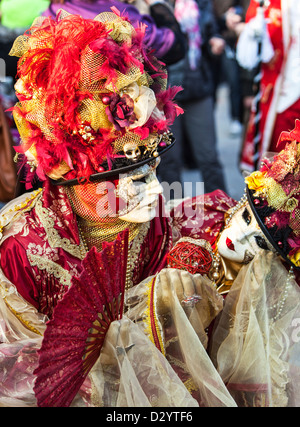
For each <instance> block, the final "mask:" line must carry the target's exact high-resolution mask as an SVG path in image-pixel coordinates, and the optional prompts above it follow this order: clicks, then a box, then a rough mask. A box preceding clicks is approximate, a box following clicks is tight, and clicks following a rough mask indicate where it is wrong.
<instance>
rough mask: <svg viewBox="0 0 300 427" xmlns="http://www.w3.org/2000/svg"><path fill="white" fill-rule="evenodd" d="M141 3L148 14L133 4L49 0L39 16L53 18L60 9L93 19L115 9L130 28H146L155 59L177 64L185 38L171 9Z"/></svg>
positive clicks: (103, 0)
mask: <svg viewBox="0 0 300 427" xmlns="http://www.w3.org/2000/svg"><path fill="white" fill-rule="evenodd" d="M143 3H144V8H143V12H148V13H142V12H139V9H138V8H137V7H135V5H133V4H130V3H127V2H125V1H119V0H89V1H82V0H52V1H51V4H50V6H49V8H48V9H47V10H46V11H45V12H44V13H43V15H44V16H52V17H55V16H56V13H57V11H58V10H59V9H60V8H61V7H63V9H64V10H65V11H67V12H69V13H72V14H78V15H81V16H82V17H83V18H88V19H93V18H95V16H96V15H98V14H99V13H101V12H106V11H110V8H111V7H116V8H117V9H118V10H119V11H120V12H121V13H122V14H124V15H125V16H127V17H128V18H129V19H130V21H131V22H132V23H133V24H134V25H136V24H138V23H143V24H146V25H147V28H146V38H145V44H146V46H147V47H149V48H151V49H154V51H155V55H156V56H157V58H159V59H161V60H162V61H163V62H164V63H165V64H166V65H169V64H173V63H175V62H177V61H178V60H180V59H181V58H182V57H183V56H184V54H185V37H184V35H183V33H182V31H181V29H180V26H179V24H178V22H177V21H176V19H175V17H174V14H173V12H172V10H171V9H170V7H168V6H167V4H166V3H165V2H163V1H160V2H157V1H156V0H145V1H144V2H143Z"/></svg>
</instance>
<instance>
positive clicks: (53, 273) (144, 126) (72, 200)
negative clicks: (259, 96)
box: [0, 11, 300, 408]
mask: <svg viewBox="0 0 300 427" xmlns="http://www.w3.org/2000/svg"><path fill="white" fill-rule="evenodd" d="M78 19H79V18H78V17H73V16H69V15H64V14H63V15H59V16H58V19H57V21H55V22H54V21H52V20H51V19H50V20H48V19H45V20H41V21H38V22H36V23H35V25H34V27H33V28H32V30H31V33H30V34H27V35H26V36H25V37H24V38H21V39H19V40H18V41H17V44H16V46H15V47H14V48H16V47H18V49H19V52H20V51H21V53H22V56H21V61H20V64H19V71H20V81H19V83H18V85H17V88H18V96H19V100H20V102H19V104H18V105H17V106H16V108H15V111H14V114H15V117H16V119H17V121H18V123H19V126H20V131H21V136H22V139H23V141H22V142H23V145H22V147H23V151H24V152H25V160H24V161H25V162H26V167H27V168H28V171H29V174H28V181H27V183H28V185H30V183H31V181H30V178H33V173H34V171H36V172H37V174H38V175H39V177H40V179H45V183H44V186H43V189H39V190H36V191H33V192H31V193H27V194H24V195H22V196H20V197H19V198H18V199H16V200H14V201H12V202H10V203H9V204H8V205H7V206H6V207H5V209H4V210H3V211H2V214H1V223H0V226H1V233H2V236H1V241H0V245H1V260H0V262H1V271H0V291H1V298H0V325H1V328H0V356H1V357H0V365H1V370H0V372H1V376H0V382H1V387H0V405H2V406H36V405H39V406H69V405H72V406H110V407H112V406H131V407H132V406H134V407H137V406H147V407H149V406H164V407H168V406H171V407H189V408H191V407H196V406H237V405H240V406H245V405H246V406H279V405H281V404H284V405H285V406H287V405H290V406H295V405H296V404H297V403H298V401H297V399H298V396H299V393H298V388H299V381H298V379H299V367H298V365H297V363H298V362H297V360H298V359H297V355H298V354H299V340H297V334H295V330H294V329H293V328H295V326H297V324H296V323H295V322H296V321H297V319H299V317H300V315H299V306H300V303H299V302H300V299H299V288H298V285H297V284H296V282H295V280H294V276H293V271H290V272H288V271H287V270H286V268H285V267H284V265H283V263H282V261H281V259H280V257H279V255H278V253H280V254H281V256H284V257H285V260H286V261H288V262H290V263H292V265H293V266H294V267H295V268H297V267H298V255H299V254H298V251H299V249H298V248H299V245H298V234H297V233H298V228H299V227H298V223H297V222H294V219H295V218H297V203H296V202H297V201H298V193H299V171H298V163H299V162H298V157H299V150H298V143H292V144H290V145H289V147H291V150H290V151H287V150H285V151H283V152H282V155H281V156H279V157H278V159H277V160H275V162H274V163H272V162H270V163H266V166H265V167H266V168H267V170H264V171H261V174H262V175H263V176H261V175H259V179H258V180H256V178H257V176H256V175H253V176H252V177H250V178H248V181H247V184H248V188H249V192H248V199H247V198H246V197H245V198H243V199H242V200H241V201H240V202H239V203H238V204H237V203H236V202H235V201H234V200H232V199H231V198H229V197H228V196H226V195H225V194H224V193H223V192H222V191H220V190H217V191H215V192H214V193H211V194H208V195H205V196H198V197H195V198H194V199H191V200H188V201H183V202H181V203H178V204H177V206H176V207H175V208H174V209H172V211H171V212H170V215H169V214H167V213H165V212H164V210H163V209H162V203H161V201H162V198H161V195H160V193H161V189H160V185H159V183H158V182H157V180H156V178H155V168H156V167H157V165H158V157H159V155H160V154H161V153H163V152H165V151H166V150H168V149H169V148H171V147H172V144H173V139H172V135H170V134H169V133H168V126H169V125H170V124H171V123H172V120H173V119H174V117H175V115H176V114H177V113H180V112H181V111H180V110H179V109H178V108H177V107H176V106H175V105H174V104H173V102H172V95H174V94H175V93H176V90H175V91H174V90H172V89H166V88H165V85H164V79H163V76H164V73H163V70H162V69H161V68H160V64H158V63H156V62H155V60H154V59H152V62H151V60H150V58H149V57H148V56H147V55H146V52H144V51H143V49H142V44H141V43H139V42H140V41H141V40H140V38H139V36H140V35H141V34H140V33H139V32H138V31H137V32H136V31H135V30H134V29H133V27H132V26H131V24H130V23H129V22H128V21H127V20H126V19H124V18H122V17H121V16H120V15H119V14H118V13H117V11H114V13H107V14H105V15H104V16H103V15H100V16H99V17H98V18H97V19H96V20H95V22H94V21H84V20H82V19H81V18H80V22H81V24H83V25H82V26H81V27H80V26H78ZM74 24H75V25H74ZM86 26H92V27H94V28H92V29H93V30H95V33H94V36H95V38H94V39H93V38H91V37H92V33H91V31H86V30H87V28H86ZM54 28H55V31H53V29H54ZM70 29H71V30H72V31H70ZM60 30H62V32H60ZM90 30H91V28H90ZM69 31H70V33H69ZM71 33H72V36H73V37H72V39H69V38H68V43H67V47H68V49H67V51H64V48H65V46H64V45H63V46H60V45H59V44H56V43H53V37H54V38H55V37H59V38H60V37H63V38H64V37H66V36H69V34H71ZM75 35H76V37H74V36H75ZM86 37H87V40H86ZM73 41H74V43H75V44H76V46H78V45H79V44H81V43H82V44H83V45H84V46H81V50H82V51H83V52H85V54H83V53H82V52H81V51H80V50H77V49H76V48H74V46H73V45H72V43H73ZM106 43H108V45H109V47H110V49H108V51H107V50H106V47H107V45H106ZM56 46H60V47H59V48H58V49H59V51H58V52H57V51H56ZM71 46H72V47H73V48H74V52H71V51H70V47H71ZM112 46H113V47H114V49H115V52H118V53H119V56H117V57H113V58H112V57H111V56H110V53H109V52H110V50H111V47H112ZM91 47H93V49H91ZM61 49H62V50H63V53H62V52H61ZM62 54H63V55H66V57H65V60H66V61H65V63H62V62H61V61H59V65H58V64H56V59H57V58H59V59H61V57H62V56H61V55H62ZM70 55H71V56H72V55H73V56H72V60H71V58H70ZM105 55H107V56H105ZM32 58H35V59H36V63H34V65H32V63H31V62H32ZM124 58H125V59H126V61H125V59H124ZM29 59H30V62H27V60H28V61H29ZM67 59H69V60H70V61H69V62H68V61H67ZM95 59H97V61H98V62H95ZM78 61H79V62H78ZM115 61H117V62H118V61H120V63H119V62H118V64H117V65H116V63H115ZM124 61H125V62H124ZM54 64H56V65H58V70H56V73H55V75H57V72H58V71H60V72H63V71H64V70H65V68H67V69H68V71H70V70H69V68H70V66H71V67H72V68H75V71H74V69H73V72H75V74H76V73H78V74H76V75H77V77H78V78H79V82H80V84H79V85H77V83H78V79H76V81H73V85H71V80H72V79H71V77H72V75H70V74H69V73H68V75H67V76H65V78H66V79H68V83H69V86H66V85H65V84H64V79H62V80H61V82H62V83H63V85H64V86H63V87H62V86H61V85H59V84H58V87H56V88H55V91H56V96H55V97H53V94H52V95H51V96H49V93H48V94H47V93H46V92H45V91H44V90H43V87H44V85H46V86H48V83H49V81H48V80H47V79H46V80H44V78H45V76H47V77H48V78H49V79H50V80H51V72H50V70H52V69H53V65H54ZM96 64H98V68H97V66H96ZM99 64H100V65H99ZM133 64H134V65H133ZM103 67H104V69H105V73H104V72H103ZM123 67H124V68H123ZM148 67H150V71H149V73H147V72H146V69H148ZM95 68H96V69H95ZM120 69H122V70H123V71H124V73H122V72H121V71H120ZM41 70H42V77H41V76H40V71H41ZM83 71H84V72H83ZM35 73H36V74H35ZM128 74H129V77H130V78H129V81H128V80H127V77H128V76H127V75H128ZM150 74H151V76H150ZM32 76H34V77H35V78H34V79H31V78H32ZM82 76H83V78H82ZM91 76H93V79H92V80H91V81H90V80H89V77H91ZM121 81H123V83H124V81H125V83H124V86H122V84H121ZM59 82H60V80H58V83H59ZM84 83H85V84H86V86H87V83H90V85H89V86H88V87H89V92H87V91H85V90H83V87H86V86H84ZM135 95H139V96H135ZM140 100H143V101H144V104H143V105H144V108H142V109H140V104H139V102H140ZM115 101H116V103H117V104H116V103H115ZM61 105H64V110H62V109H61ZM74 105H76V106H77V109H75V110H74V109H73V108H72V107H74ZM68 107H70V108H68ZM95 107H96V111H98V110H99V111H100V113H99V117H98V120H96V121H93V117H94V116H93V114H92V112H93V111H94V108H95ZM41 110H42V111H43V114H40V111H41ZM49 111H51V113H52V114H49ZM65 111H67V113H68V114H67V113H66V112H65ZM99 111H98V112H99ZM145 111H146V112H147V114H146V115H145V114H144V113H145ZM83 117H85V119H83ZM70 118H71V119H72V120H71V121H70V120H69V119H70ZM99 122H100V123H101V124H100V126H99ZM135 125H136V126H135ZM54 135H57V136H58V135H59V136H60V138H58V139H55V138H54ZM294 135H295V134H294V133H291V134H286V135H285V139H286V141H288V140H289V141H290V140H291V138H292V137H294ZM298 142H299V141H298ZM129 143H130V145H131V150H129V148H128V146H126V144H129ZM103 147H105V150H104V149H103ZM129 151H132V152H131V153H129ZM50 153H51V155H50ZM287 153H288V155H287ZM132 154H134V155H132ZM273 166H274V167H273ZM288 171H289V172H288ZM49 177H52V179H51V180H50V179H49ZM272 179H273V181H274V182H273V181H272ZM271 181H272V183H273V185H270V182H271ZM253 182H254V184H253ZM257 183H258V185H257ZM259 184H261V185H259ZM288 184H290V185H288ZM262 189H265V190H266V191H262ZM274 191H275V193H274ZM280 191H281V193H280ZM282 191H285V192H286V194H287V197H286V198H284V197H283V198H281V202H282V203H281V205H280V206H277V205H273V200H274V199H276V197H275V195H276V194H278V192H279V193H280V194H281V195H282ZM265 197H266V198H265ZM256 200H259V203H257V202H256ZM295 200H296V202H295ZM158 202H159V203H158ZM262 206H263V207H264V208H265V209H264V210H263V211H259V207H262ZM266 208H269V209H266ZM279 208H280V209H279ZM248 209H249V210H251V212H252V214H251V213H250V212H249V210H248ZM278 209H279V212H280V213H281V214H280V215H279V216H277V215H276V213H277V210H278ZM282 211H284V212H285V213H286V216H284V215H282ZM266 212H267V214H266ZM271 214H274V215H273V217H272V218H271V219H272V220H273V222H272V221H271V222H270V221H269V220H267V218H268V217H269V216H270V215H271ZM254 215H258V218H260V219H259V221H262V224H261V227H259V226H258V224H257V222H256V221H255V217H254ZM294 216H295V218H294ZM273 223H276V224H275V225H276V227H275V228H274V224H273ZM289 225H290V226H291V227H289ZM265 228H267V229H268V230H269V233H271V234H272V235H273V236H274V238H273V239H271V240H270V242H269V241H268V239H266V237H265V236H266V235H267V233H266V231H265ZM278 230H281V231H282V232H283V233H284V235H285V236H286V237H287V243H288V245H285V247H284V248H281V247H280V245H279V240H278V239H277V240H276V236H277V234H278ZM245 236H246V238H245ZM275 279H276V280H275ZM221 294H222V295H224V296H225V295H227V296H226V300H225V307H224V308H223V306H224V298H223V296H222V295H221ZM214 322H215V324H214ZM212 327H214V328H212ZM254 349H255V350H256V349H257V353H256V358H255V359H254V362H253V358H254V355H253V353H255V352H254ZM252 363H253V364H254V367H253V365H252ZM249 367H250V369H249ZM249 372H250V374H249ZM225 384H226V385H225Z"/></svg>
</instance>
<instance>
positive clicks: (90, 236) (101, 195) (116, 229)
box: [65, 182, 140, 250]
mask: <svg viewBox="0 0 300 427" xmlns="http://www.w3.org/2000/svg"><path fill="white" fill-rule="evenodd" d="M107 185H109V183H106V182H98V183H97V182H90V183H88V184H84V185H76V186H67V187H66V188H65V190H66V193H67V195H68V198H69V200H70V203H71V206H72V209H73V211H74V213H75V214H76V215H77V217H78V225H79V230H80V232H81V235H82V239H83V241H84V242H85V243H86V244H87V248H86V249H87V250H89V249H91V248H92V247H93V246H95V247H96V248H97V250H101V249H102V244H103V242H111V241H113V240H114V239H116V237H117V235H118V234H119V233H120V232H122V231H124V230H125V229H129V241H131V240H132V239H134V238H135V237H136V236H137V234H138V233H139V229H140V224H137V223H132V222H127V221H123V220H121V219H119V217H118V212H115V211H114V207H112V206H111V205H110V204H109V197H108V192H109V191H111V190H112V188H113V186H112V185H111V187H107ZM114 196H115V195H114Z"/></svg>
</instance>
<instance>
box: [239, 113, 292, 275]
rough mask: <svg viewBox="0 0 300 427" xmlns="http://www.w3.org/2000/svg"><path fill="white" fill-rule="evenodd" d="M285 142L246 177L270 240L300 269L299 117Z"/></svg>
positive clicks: (285, 134)
mask: <svg viewBox="0 0 300 427" xmlns="http://www.w3.org/2000/svg"><path fill="white" fill-rule="evenodd" d="M282 143H284V148H283V149H282V150H281V151H280V152H279V153H278V154H277V155H275V156H274V158H273V159H271V160H269V159H264V160H263V161H262V166H261V168H260V170H259V171H256V172H253V173H252V174H251V175H250V176H249V177H247V178H246V183H247V194H248V200H249V203H250V206H251V208H252V210H253V212H254V214H255V216H256V219H257V221H258V223H259V225H260V227H261V229H262V231H263V232H264V233H265V235H266V237H267V238H268V240H269V241H270V243H272V244H273V246H274V247H275V249H276V250H277V252H278V253H279V254H280V255H282V257H283V258H284V259H286V260H287V261H288V263H289V264H291V265H292V266H294V267H296V268H300V120H297V121H296V126H295V129H293V130H292V131H291V132H282V134H281V136H280V139H279V144H282ZM279 146H280V145H279Z"/></svg>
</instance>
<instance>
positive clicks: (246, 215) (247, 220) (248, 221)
mask: <svg viewBox="0 0 300 427" xmlns="http://www.w3.org/2000/svg"><path fill="white" fill-rule="evenodd" d="M243 219H244V221H245V223H246V224H247V225H250V224H251V219H252V218H251V215H250V213H249V211H248V209H247V208H245V210H244V211H243Z"/></svg>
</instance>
